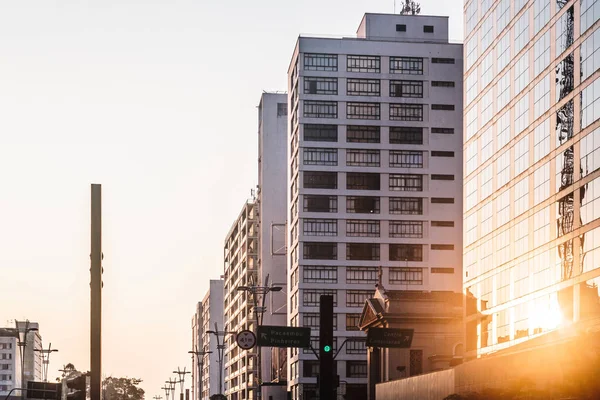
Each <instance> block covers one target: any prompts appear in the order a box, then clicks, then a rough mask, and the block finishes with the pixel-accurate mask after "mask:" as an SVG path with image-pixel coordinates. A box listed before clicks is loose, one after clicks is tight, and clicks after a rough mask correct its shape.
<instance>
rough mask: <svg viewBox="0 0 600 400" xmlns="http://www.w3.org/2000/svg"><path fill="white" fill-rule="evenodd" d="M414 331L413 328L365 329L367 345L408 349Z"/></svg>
mask: <svg viewBox="0 0 600 400" xmlns="http://www.w3.org/2000/svg"><path fill="white" fill-rule="evenodd" d="M414 332H415V330H414V329H396V328H371V329H369V330H368V331H367V346H368V347H386V348H400V349H408V348H410V345H411V344H412V339H413V334H414Z"/></svg>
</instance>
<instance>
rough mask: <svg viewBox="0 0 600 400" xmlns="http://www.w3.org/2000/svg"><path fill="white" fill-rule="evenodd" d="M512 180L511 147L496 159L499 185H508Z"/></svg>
mask: <svg viewBox="0 0 600 400" xmlns="http://www.w3.org/2000/svg"><path fill="white" fill-rule="evenodd" d="M509 180H510V149H507V150H506V151H505V152H504V153H502V154H501V155H500V157H498V158H497V159H496V183H497V184H498V187H499V188H501V187H502V186H504V185H506V184H507V183H508V181H509Z"/></svg>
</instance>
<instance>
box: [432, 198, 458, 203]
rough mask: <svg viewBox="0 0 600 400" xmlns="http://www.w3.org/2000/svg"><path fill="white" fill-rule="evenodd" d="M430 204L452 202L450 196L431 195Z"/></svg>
mask: <svg viewBox="0 0 600 400" xmlns="http://www.w3.org/2000/svg"><path fill="white" fill-rule="evenodd" d="M431 204H454V198H452V197H432V198H431Z"/></svg>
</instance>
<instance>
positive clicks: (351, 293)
mask: <svg viewBox="0 0 600 400" xmlns="http://www.w3.org/2000/svg"><path fill="white" fill-rule="evenodd" d="M371 296H373V291H372V290H346V307H362V306H364V304H365V301H367V299H368V298H370V297H371Z"/></svg>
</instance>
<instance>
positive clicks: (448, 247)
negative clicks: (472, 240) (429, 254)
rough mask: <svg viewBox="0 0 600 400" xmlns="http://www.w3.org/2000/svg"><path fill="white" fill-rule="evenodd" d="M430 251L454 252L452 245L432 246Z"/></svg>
mask: <svg viewBox="0 0 600 400" xmlns="http://www.w3.org/2000/svg"><path fill="white" fill-rule="evenodd" d="M431 250H454V245H453V244H432V245H431Z"/></svg>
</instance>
